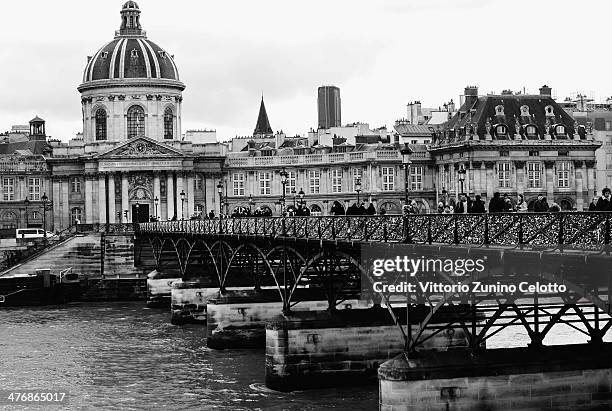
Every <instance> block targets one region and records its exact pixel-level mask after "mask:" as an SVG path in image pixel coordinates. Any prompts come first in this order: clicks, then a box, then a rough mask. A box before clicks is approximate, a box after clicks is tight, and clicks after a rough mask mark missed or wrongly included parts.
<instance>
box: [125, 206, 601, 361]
mask: <svg viewBox="0 0 612 411" xmlns="http://www.w3.org/2000/svg"><path fill="white" fill-rule="evenodd" d="M611 220H612V213H606V212H576V213H500V214H459V215H457V214H454V215H453V214H451V215H445V214H427V215H406V216H393V215H389V216H363V217H348V216H341V217H260V218H258V217H256V218H237V219H226V220H201V221H200V220H193V221H172V222H151V223H141V224H139V225H138V227H136V236H137V237H138V238H139V243H140V244H148V246H149V247H150V248H151V250H152V253H153V256H154V258H155V265H156V267H157V268H158V269H160V270H164V269H168V268H175V269H178V270H180V273H181V276H182V277H183V279H190V280H193V279H198V280H199V281H201V282H202V283H205V284H208V285H209V286H210V287H218V288H219V289H220V291H221V292H222V293H223V292H224V291H225V290H226V289H227V288H229V287H236V286H249V287H250V286H252V287H254V289H256V290H258V289H261V287H263V286H269V287H272V288H275V289H276V290H277V291H278V295H279V300H280V301H282V302H283V311H284V312H285V313H289V312H290V311H291V309H292V307H293V306H295V305H296V304H298V303H299V302H300V301H301V298H302V295H303V294H304V293H305V292H306V291H308V292H309V293H310V294H312V293H318V294H319V295H320V297H321V299H325V300H327V301H328V303H329V309H330V310H334V309H335V307H336V306H338V304H340V303H342V302H343V301H345V300H347V299H352V298H359V297H361V298H368V299H371V301H373V302H374V303H381V302H383V303H385V305H386V306H387V308H388V310H389V313H390V315H391V316H392V317H393V319H394V322H395V323H396V325H397V326H398V327H399V328H400V330H401V331H402V335H403V337H404V342H405V346H406V349H407V350H408V351H409V352H410V351H412V350H415V349H417V348H418V347H419V346H421V345H422V344H423V343H425V342H426V340H427V339H429V338H432V337H433V336H435V335H436V334H437V333H441V332H453V331H454V330H457V329H461V330H463V331H464V332H465V334H466V335H467V338H468V339H469V341H468V342H469V344H470V346H471V347H472V348H473V349H478V348H479V347H482V346H483V344H484V343H485V342H486V341H487V339H489V338H491V337H492V336H494V335H496V334H498V333H500V332H501V331H502V330H504V329H506V328H507V327H511V326H522V327H523V328H524V329H525V330H526V332H527V334H528V335H529V337H530V339H531V344H532V345H536V346H538V345H541V344H542V343H543V342H544V340H545V338H546V337H547V336H548V335H549V333H550V331H551V329H552V328H553V327H554V326H557V325H563V326H566V327H570V328H573V329H575V330H577V331H579V332H581V333H583V334H585V335H587V336H588V338H589V340H590V341H591V342H593V343H598V342H601V341H603V339H604V336H605V335H606V333H607V332H608V331H609V330H610V328H611V327H612V320H611V318H610V315H609V314H610V306H609V301H610V300H611V297H610V290H612V287H611V286H610V282H611V281H612V280H611V278H612V276H611V274H612V270H610V269H609V267H610V262H612V260H611V259H610V258H611V257H610V234H611ZM385 243H386V244H387V246H388V247H389V248H393V247H400V249H401V250H403V252H405V253H412V254H413V255H419V256H444V257H445V258H466V257H468V256H486V258H487V261H488V269H487V270H486V272H484V273H483V274H482V275H481V276H480V277H479V278H478V280H479V281H481V282H482V283H483V284H500V283H501V284H504V283H507V284H510V283H513V282H518V281H530V282H531V283H536V282H538V281H539V282H544V281H545V282H551V281H553V282H557V283H559V284H564V285H566V287H567V289H568V291H567V292H566V293H557V294H549V295H546V296H543V295H541V294H538V293H537V292H535V293H534V292H532V293H529V292H474V293H471V294H470V295H469V297H466V296H465V295H464V294H462V295H459V294H458V293H455V294H453V293H438V294H431V295H429V296H427V301H426V303H425V304H424V305H423V304H421V305H417V304H416V301H417V297H418V295H408V296H406V295H404V296H403V297H402V298H398V297H393V296H392V295H391V294H385V293H378V294H377V295H376V294H373V295H361V291H362V289H361V286H362V285H361V279H362V278H368V279H369V281H371V282H373V281H374V279H373V278H372V275H371V273H370V270H369V269H368V267H370V266H369V264H370V262H369V261H367V258H366V257H364V256H363V255H362V252H363V251H364V247H368V246H371V245H372V244H379V245H384V244H385ZM395 251H397V249H396V250H395ZM362 276H363V277H362ZM439 278H440V279H441V280H442V281H446V282H447V283H448V284H452V283H453V281H454V280H453V279H452V278H448V277H445V276H444V275H440V276H439ZM399 280H401V279H399V278H398V281H399ZM421 297H422V296H421ZM407 302H408V303H409V309H408V310H405V311H407V313H408V314H407V315H406V317H408V318H400V317H399V316H398V315H397V310H396V309H395V308H397V306H401V305H403V306H405V305H406V303H407ZM442 307H447V308H448V307H451V308H454V309H455V315H453V316H451V317H449V319H448V321H446V322H445V323H444V324H440V323H439V321H435V322H434V321H432V318H434V317H435V316H436V313H438V312H439V311H440V310H441V309H442ZM413 312H420V313H421V314H419V315H416V316H415V315H413V316H412V317H411V316H410V313H413ZM440 312H441V311H440ZM407 323H409V324H411V327H406V324H407ZM434 323H437V324H436V325H434ZM432 329H433V330H434V333H433V334H432V333H429V332H427V333H426V332H425V331H426V330H432Z"/></svg>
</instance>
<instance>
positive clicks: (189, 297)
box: [170, 280, 219, 325]
mask: <svg viewBox="0 0 612 411" xmlns="http://www.w3.org/2000/svg"><path fill="white" fill-rule="evenodd" d="M218 294H219V287H211V286H210V285H209V284H204V283H201V282H199V281H197V280H196V281H183V280H179V281H175V282H173V283H172V290H171V309H170V312H171V316H170V323H171V324H174V325H182V324H205V323H206V304H207V303H208V300H209V299H211V298H214V297H216V296H217V295H218Z"/></svg>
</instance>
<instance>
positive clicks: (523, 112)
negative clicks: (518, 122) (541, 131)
mask: <svg viewBox="0 0 612 411" xmlns="http://www.w3.org/2000/svg"><path fill="white" fill-rule="evenodd" d="M521 117H529V106H526V105H522V106H521Z"/></svg>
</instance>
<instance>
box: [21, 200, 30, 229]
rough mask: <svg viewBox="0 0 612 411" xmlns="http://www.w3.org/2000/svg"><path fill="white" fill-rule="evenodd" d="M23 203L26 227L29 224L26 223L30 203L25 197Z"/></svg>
mask: <svg viewBox="0 0 612 411" xmlns="http://www.w3.org/2000/svg"><path fill="white" fill-rule="evenodd" d="M23 205H24V206H25V220H26V222H25V223H26V225H25V226H26V228H27V227H28V226H29V224H28V206H29V205H30V200H29V199H28V198H27V197H26V198H25V200H23Z"/></svg>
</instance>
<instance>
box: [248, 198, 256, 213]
mask: <svg viewBox="0 0 612 411" xmlns="http://www.w3.org/2000/svg"><path fill="white" fill-rule="evenodd" d="M253 205H255V200H253V194H249V214H251V212H252V211H251V208H252V207H253Z"/></svg>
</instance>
